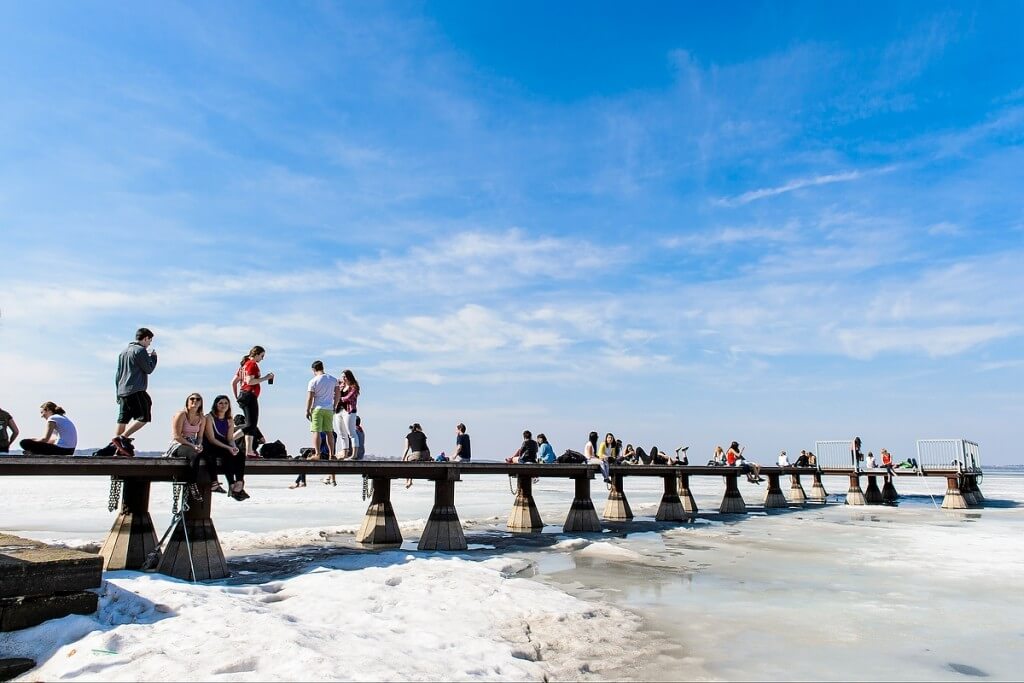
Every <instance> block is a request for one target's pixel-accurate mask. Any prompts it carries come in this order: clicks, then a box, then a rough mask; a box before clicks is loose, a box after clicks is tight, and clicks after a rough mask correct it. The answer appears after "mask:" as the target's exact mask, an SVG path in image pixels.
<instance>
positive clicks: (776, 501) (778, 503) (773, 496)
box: [764, 474, 789, 510]
mask: <svg viewBox="0 0 1024 683" xmlns="http://www.w3.org/2000/svg"><path fill="white" fill-rule="evenodd" d="M780 476H782V475H779V474H768V490H767V491H765V492H764V507H765V509H766V510H770V509H773V508H786V507H789V503H787V502H786V496H784V495H782V486H781V485H780V484H779V477H780Z"/></svg>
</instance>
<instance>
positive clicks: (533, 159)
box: [0, 2, 1024, 463]
mask: <svg viewBox="0 0 1024 683" xmlns="http://www.w3.org/2000/svg"><path fill="white" fill-rule="evenodd" d="M1022 25H1024V8H1022V6H1021V5H1020V4H1018V3H997V2H980V3H950V4H942V3H933V2H929V3H876V4H866V3H858V4H857V5H851V6H850V7H834V6H832V5H821V4H820V3H734V4H725V3H721V4H716V5H715V6H714V7H706V6H705V4H703V3H660V2H640V3H629V4H626V3H592V2H591V3H558V4H555V5H554V6H552V4H551V3H540V2H525V3H508V4H499V3H457V2H447V3H437V4H422V3H393V4H384V3H343V4H334V3H309V4H298V3H288V4H273V3H237V4H230V3H218V4H216V5H208V4H176V3H167V4H162V5H160V6H152V7H145V8H136V7H128V6H120V5H114V4H103V3H46V4H43V5H39V4H35V5H33V4H25V3H20V4H14V3H6V4H3V5H0V74H2V75H3V78H2V82H3V91H4V98H3V106H2V107H0V231H2V235H3V244H4V249H3V253H4V254H5V256H6V258H5V259H4V267H3V268H2V270H0V283H2V287H3V291H4V296H3V300H2V302H0V312H2V318H0V368H2V380H0V406H2V407H4V408H5V409H7V410H10V411H11V412H13V413H14V414H15V417H16V418H17V419H18V421H19V424H20V425H21V426H22V428H23V430H24V431H26V432H29V433H32V434H34V433H35V432H37V431H41V426H40V425H39V424H38V418H37V417H36V410H35V407H36V406H37V405H38V404H39V403H41V402H42V401H44V400H54V401H57V402H58V403H61V404H63V405H65V407H66V408H67V409H68V413H69V415H71V416H72V418H73V419H76V420H77V422H78V424H79V429H80V433H81V434H82V441H83V445H85V446H92V445H96V446H99V445H102V443H104V442H105V441H106V439H108V438H109V434H110V432H111V429H112V424H111V423H112V421H113V417H114V414H115V406H114V401H113V386H112V374H113V368H114V359H115V356H116V354H117V352H118V351H119V350H120V348H121V347H122V346H123V345H124V344H125V343H126V342H127V341H128V340H129V339H130V338H131V336H132V334H133V332H134V329H135V328H136V327H138V326H139V325H146V326H148V327H151V328H152V329H154V330H155V331H156V332H157V338H156V341H155V344H154V346H155V347H156V348H157V349H158V350H159V352H160V357H161V361H160V363H161V365H160V367H159V368H158V370H157V372H156V374H155V375H154V376H153V381H152V387H151V388H152V393H153V395H154V398H155V399H156V417H155V420H156V424H155V425H154V426H151V427H148V428H147V429H146V430H144V431H143V432H141V434H140V441H141V442H142V446H143V447H145V448H153V449H157V448H162V447H163V446H164V445H165V444H166V442H167V440H168V438H169V421H170V416H171V413H172V412H173V411H174V410H175V409H177V407H178V406H179V405H180V404H181V403H182V402H183V400H184V396H185V395H186V394H187V393H188V392H189V391H192V390H198V391H201V392H202V393H204V395H206V396H207V398H208V399H209V398H212V396H213V395H214V394H216V393H221V392H225V391H226V388H227V384H228V383H229V381H230V379H231V376H232V374H233V371H234V368H235V367H236V365H237V359H238V357H240V356H241V355H242V353H243V352H245V351H246V350H247V349H248V348H249V346H251V345H252V344H262V345H263V346H265V347H267V349H268V357H267V361H266V363H265V367H266V369H268V370H274V371H276V372H277V374H278V378H279V379H278V382H276V383H275V385H274V386H273V387H271V388H269V390H268V391H267V392H266V394H265V400H264V403H263V408H264V415H265V417H264V423H265V431H266V432H267V434H268V435H269V436H270V437H271V438H281V439H282V440H284V441H285V442H286V443H287V444H288V445H289V446H290V447H292V449H293V450H297V449H298V448H299V447H300V446H304V445H305V442H306V440H307V436H308V434H307V431H306V430H307V426H306V424H305V423H304V420H303V415H302V413H303V410H302V407H303V400H304V391H305V382H306V379H307V377H308V372H309V370H308V368H309V363H310V362H311V361H312V360H313V359H315V358H322V359H323V360H324V361H325V362H327V364H328V366H329V369H331V370H333V371H334V372H335V373H337V372H338V371H340V370H341V369H342V368H344V367H349V368H352V369H353V370H354V371H355V373H356V374H357V376H358V377H359V378H360V381H361V382H362V384H363V398H362V401H361V404H360V413H361V414H362V416H363V419H364V421H365V423H366V427H367V432H368V442H369V443H368V446H369V450H370V451H374V452H379V453H382V454H391V455H395V456H397V455H398V454H399V453H400V448H401V439H402V436H403V435H404V427H405V426H406V425H408V424H409V423H411V422H413V421H418V422H421V423H422V424H423V425H424V427H425V428H426V431H427V434H428V436H429V437H430V439H431V444H432V446H433V448H434V450H435V452H436V451H440V450H442V449H450V447H451V445H452V444H453V442H454V434H453V426H454V424H455V423H456V422H458V421H460V420H461V421H464V422H466V424H467V425H468V426H469V427H470V433H471V434H472V435H473V437H474V439H475V444H476V448H477V451H478V454H479V455H480V456H482V457H504V456H505V455H507V454H509V453H510V452H511V451H512V450H514V448H515V447H516V445H517V442H518V441H519V434H520V432H521V431H522V430H523V429H524V428H529V429H532V430H533V431H534V432H538V431H543V432H545V433H547V434H548V435H549V437H550V439H551V441H552V443H553V445H554V446H555V448H556V450H558V451H559V452H560V451H561V450H562V449H565V448H577V449H579V448H580V447H581V446H582V444H583V441H584V439H585V436H586V433H587V432H588V431H590V430H591V429H594V430H597V431H599V432H601V433H604V432H607V431H612V432H614V433H616V434H617V435H619V436H620V437H621V438H623V439H624V440H625V441H629V442H633V443H639V444H643V445H645V446H649V445H651V444H656V445H659V446H660V447H662V448H674V447H675V446H677V445H680V444H682V443H687V444H692V445H693V447H694V451H696V452H697V453H699V454H700V455H699V456H698V457H699V458H703V454H704V453H705V452H710V450H711V449H712V448H713V447H714V445H715V444H719V443H727V442H728V441H731V440H734V439H735V440H738V441H740V442H741V443H745V444H748V453H751V454H753V455H754V457H755V458H757V459H760V460H762V461H767V460H770V459H771V458H772V457H773V456H774V455H775V454H776V453H777V452H778V450H779V449H783V448H785V449H787V450H789V451H790V452H791V453H792V452H793V451H794V450H796V451H799V450H800V449H801V448H806V447H813V442H814V441H815V440H816V439H835V438H847V437H851V436H853V435H855V434H857V435H860V436H861V437H862V438H863V439H864V442H865V445H866V447H867V448H869V449H872V450H875V451H876V452H877V451H878V450H880V449H881V448H882V447H887V448H888V449H889V450H890V451H892V452H893V453H894V454H895V455H896V456H897V457H903V456H906V455H909V454H910V453H911V451H912V450H913V445H914V441H915V439H918V438H934V437H947V436H948V437H961V436H963V437H967V438H971V439H974V440H976V441H979V442H980V444H981V446H982V454H983V457H984V458H985V460H986V461H987V462H990V463H996V462H1020V461H1021V456H1020V454H1019V452H1018V451H1017V445H1018V444H1019V443H1020V442H1021V440H1022V437H1024V430H1022V427H1021V425H1020V415H1021V414H1022V408H1024V399H1022V392H1021V380H1022V379H1024V345H1022V334H1024V324H1022V320H1024V274H1022V272H1021V265H1022V263H1024V259H1022V256H1024V208H1022V207H1024V205H1022V204H1021V201H1020V196H1021V190H1022V189H1024V170H1022V169H1024V146H1022V143H1024V75H1022V73H1024V72H1022V71H1021V69H1020V64H1022V63H1024V43H1022V41H1021V40H1020V26H1022ZM694 451H691V453H693V452H694Z"/></svg>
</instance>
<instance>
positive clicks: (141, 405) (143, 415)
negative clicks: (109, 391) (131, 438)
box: [117, 391, 153, 425]
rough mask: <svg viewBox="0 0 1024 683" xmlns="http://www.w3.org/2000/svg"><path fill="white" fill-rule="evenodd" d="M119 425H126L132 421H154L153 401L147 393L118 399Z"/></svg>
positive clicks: (140, 392) (136, 393) (141, 392)
mask: <svg viewBox="0 0 1024 683" xmlns="http://www.w3.org/2000/svg"><path fill="white" fill-rule="evenodd" d="M117 405H118V411H117V424H119V425H126V424H128V423H129V422H131V421H132V420H138V421H139V422H152V421H153V399H151V398H150V397H149V394H147V393H146V392H145V391H136V392H135V393H134V394H128V395H127V396H118V397H117Z"/></svg>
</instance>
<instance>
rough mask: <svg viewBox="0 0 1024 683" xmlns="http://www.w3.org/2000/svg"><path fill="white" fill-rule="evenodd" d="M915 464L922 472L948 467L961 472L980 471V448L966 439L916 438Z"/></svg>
mask: <svg viewBox="0 0 1024 683" xmlns="http://www.w3.org/2000/svg"><path fill="white" fill-rule="evenodd" d="M917 466H918V468H919V469H920V470H921V471H922V472H923V471H925V470H929V469H931V470H935V469H949V468H950V467H953V468H955V469H957V470H959V471H961V472H980V471H981V449H980V448H979V447H978V444H976V443H975V442H973V441H968V440H967V439H918V440H917Z"/></svg>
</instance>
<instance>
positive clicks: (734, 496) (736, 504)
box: [718, 473, 747, 515]
mask: <svg viewBox="0 0 1024 683" xmlns="http://www.w3.org/2000/svg"><path fill="white" fill-rule="evenodd" d="M738 477H739V473H736V474H726V475H725V496H724V497H723V498H722V505H721V506H720V507H719V508H718V511H719V512H721V513H722V514H726V515H744V514H746V513H747V504H746V503H744V502H743V496H741V495H740V487H739V486H738V485H737V483H736V482H737V479H738Z"/></svg>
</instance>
